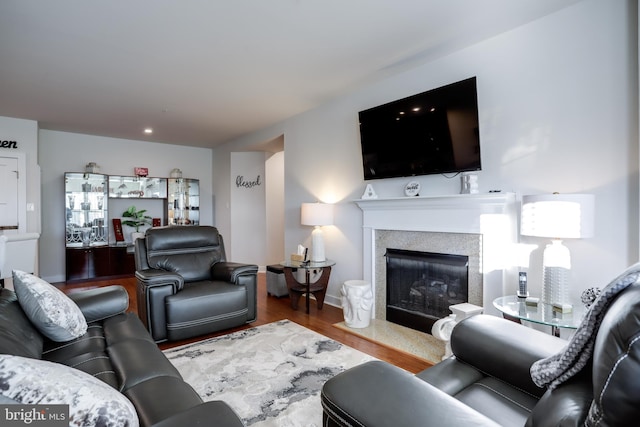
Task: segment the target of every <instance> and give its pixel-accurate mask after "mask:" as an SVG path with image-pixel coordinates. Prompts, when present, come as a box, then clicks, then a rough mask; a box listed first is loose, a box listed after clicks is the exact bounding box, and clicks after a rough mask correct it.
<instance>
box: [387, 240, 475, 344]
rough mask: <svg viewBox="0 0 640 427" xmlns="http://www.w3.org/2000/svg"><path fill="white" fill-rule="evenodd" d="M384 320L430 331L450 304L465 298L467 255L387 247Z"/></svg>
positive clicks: (467, 285)
mask: <svg viewBox="0 0 640 427" xmlns="http://www.w3.org/2000/svg"><path fill="white" fill-rule="evenodd" d="M385 257H386V266H387V312H386V315H387V320H388V321H390V322H394V323H397V324H400V325H403V326H406V327H408V328H412V329H416V330H419V331H423V332H427V333H431V327H432V326H433V324H434V323H435V321H436V320H438V319H440V318H443V317H447V316H448V315H449V314H451V311H450V310H449V306H450V305H454V304H460V303H463V302H467V301H468V287H469V284H468V282H469V280H468V277H469V257H467V256H463V255H450V254H438V253H431V252H417V251H408V250H402V249H387V253H386V254H385Z"/></svg>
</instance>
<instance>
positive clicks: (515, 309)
mask: <svg viewBox="0 0 640 427" xmlns="http://www.w3.org/2000/svg"><path fill="white" fill-rule="evenodd" d="M493 306H494V307H495V308H497V309H498V310H499V311H500V312H501V313H502V314H503V316H504V317H505V318H507V319H510V320H515V321H518V322H519V321H521V320H526V321H528V322H533V323H537V324H540V325H546V326H551V331H552V333H553V335H555V336H556V337H558V336H560V328H566V329H577V328H578V326H580V322H582V317H583V316H584V312H585V309H584V306H583V305H582V304H576V305H574V306H573V307H572V311H571V312H570V313H558V312H555V311H553V306H552V305H551V304H547V303H544V302H542V301H538V304H537V305H527V304H526V303H525V299H524V298H518V297H517V296H515V295H507V296H504V297H499V298H496V299H495V300H493Z"/></svg>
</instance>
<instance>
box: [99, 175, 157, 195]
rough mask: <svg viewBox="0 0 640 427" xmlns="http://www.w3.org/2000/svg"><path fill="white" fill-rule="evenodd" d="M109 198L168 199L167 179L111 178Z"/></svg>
mask: <svg viewBox="0 0 640 427" xmlns="http://www.w3.org/2000/svg"><path fill="white" fill-rule="evenodd" d="M109 197H110V198H118V199H166V198H167V179H166V178H149V177H141V176H109Z"/></svg>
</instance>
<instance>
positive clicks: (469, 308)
mask: <svg viewBox="0 0 640 427" xmlns="http://www.w3.org/2000/svg"><path fill="white" fill-rule="evenodd" d="M449 310H451V312H452V313H453V314H450V315H449V316H448V317H443V318H442V319H439V320H436V323H434V324H433V326H432V327H431V334H432V335H433V336H434V337H436V338H438V339H439V340H441V341H444V342H445V343H446V344H445V350H444V356H442V360H444V359H446V358H448V357H449V356H451V354H452V352H451V331H453V327H454V326H455V325H456V323H458V322H460V321H461V320H463V319H466V318H467V317H471V316H473V315H476V314H480V313H482V310H483V308H482V307H479V306H477V305H474V304H469V303H468V302H464V303H462V304H455V305H450V306H449Z"/></svg>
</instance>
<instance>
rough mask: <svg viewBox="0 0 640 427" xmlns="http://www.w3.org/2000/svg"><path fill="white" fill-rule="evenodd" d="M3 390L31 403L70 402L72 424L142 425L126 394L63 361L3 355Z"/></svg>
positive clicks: (0, 380) (10, 396) (0, 387)
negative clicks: (61, 362) (55, 361)
mask: <svg viewBox="0 0 640 427" xmlns="http://www.w3.org/2000/svg"><path fill="white" fill-rule="evenodd" d="M0 394H1V395H2V396H3V397H5V398H8V399H12V400H15V401H18V402H20V403H22V404H27V405H53V404H62V405H69V425H70V426H113V427H115V426H122V427H138V425H139V420H138V414H137V413H136V410H135V408H134V406H133V404H132V403H131V401H130V400H129V399H127V398H126V397H125V396H124V395H122V394H121V393H119V392H118V391H117V390H116V389H114V388H113V387H111V386H109V385H107V384H105V383H104V382H102V381H100V380H98V379H96V378H94V377H92V376H91V375H89V374H87V373H85V372H82V371H80V370H78V369H73V368H70V367H69V366H66V365H61V364H59V363H53V362H47V361H44V360H38V359H30V358H27V357H20V356H13V355H7V354H2V355H0Z"/></svg>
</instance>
